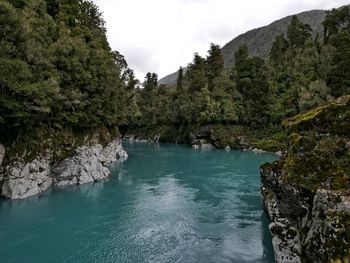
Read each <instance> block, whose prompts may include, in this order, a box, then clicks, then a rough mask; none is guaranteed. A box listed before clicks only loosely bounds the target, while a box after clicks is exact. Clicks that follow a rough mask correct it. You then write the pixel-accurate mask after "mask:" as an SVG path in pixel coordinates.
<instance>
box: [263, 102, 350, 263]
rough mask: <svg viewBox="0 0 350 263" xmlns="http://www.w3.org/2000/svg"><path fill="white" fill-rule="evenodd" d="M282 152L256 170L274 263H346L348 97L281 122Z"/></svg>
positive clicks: (349, 231)
mask: <svg viewBox="0 0 350 263" xmlns="http://www.w3.org/2000/svg"><path fill="white" fill-rule="evenodd" d="M284 127H285V129H286V131H287V132H288V134H289V137H288V150H287V152H286V153H285V154H284V156H283V157H282V158H281V159H280V160H279V161H275V162H274V163H272V164H265V165H263V166H262V167H261V181H262V195H263V203H264V207H265V209H266V211H267V213H268V215H269V217H270V219H271V220H272V223H271V224H270V226H269V228H270V232H271V234H272V236H273V246H274V250H275V255H276V261H277V262H294V263H295V262H332V260H340V261H334V262H343V261H341V260H344V262H348V261H345V260H348V259H349V255H350V143H349V142H350V96H347V97H343V98H341V99H339V100H338V101H337V102H333V103H331V104H329V105H326V106H324V107H319V108H316V109H314V110H313V111H310V112H308V113H306V114H303V115H298V116H296V117H294V118H291V119H289V120H287V121H285V122H284Z"/></svg>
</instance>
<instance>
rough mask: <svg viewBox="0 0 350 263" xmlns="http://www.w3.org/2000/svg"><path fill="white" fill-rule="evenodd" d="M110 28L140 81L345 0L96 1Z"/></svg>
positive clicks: (110, 37)
mask: <svg viewBox="0 0 350 263" xmlns="http://www.w3.org/2000/svg"><path fill="white" fill-rule="evenodd" d="M93 1H94V2H95V3H96V4H97V5H98V6H99V8H100V11H102V13H103V16H104V19H105V21H106V23H107V34H108V40H109V43H110V45H111V47H112V49H113V50H118V51H119V52H121V53H122V54H123V55H124V56H125V58H126V60H127V62H128V64H129V66H130V67H131V68H132V69H134V71H135V73H136V76H137V77H138V78H139V79H140V80H141V81H143V79H144V76H145V74H146V73H147V72H156V73H157V74H158V75H159V77H160V78H161V77H164V76H165V75H167V74H169V73H172V72H175V71H176V70H178V68H179V66H180V65H181V66H186V65H187V63H189V62H191V61H192V58H193V54H194V53H195V52H198V53H199V54H200V55H202V56H205V55H206V51H207V50H208V49H209V45H210V43H215V44H219V45H221V46H223V45H224V44H226V43H227V42H228V41H230V40H231V39H233V38H234V37H236V36H237V35H239V34H242V33H244V32H246V31H248V30H250V29H253V28H257V27H261V26H264V25H267V24H269V23H271V22H273V21H275V20H277V19H279V18H283V17H285V16H287V15H291V14H295V13H299V12H302V11H307V10H311V9H330V8H333V7H339V6H342V5H345V4H348V3H349V2H348V1H345V0H147V1H146V0H93Z"/></svg>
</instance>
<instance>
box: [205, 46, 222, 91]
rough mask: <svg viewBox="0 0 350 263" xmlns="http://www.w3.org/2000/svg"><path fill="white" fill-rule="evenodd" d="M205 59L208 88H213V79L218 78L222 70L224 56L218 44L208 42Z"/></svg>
mask: <svg viewBox="0 0 350 263" xmlns="http://www.w3.org/2000/svg"><path fill="white" fill-rule="evenodd" d="M208 53H209V54H208V56H207V59H206V76H207V78H208V89H209V90H210V91H212V90H213V86H214V82H215V79H217V78H219V77H220V75H221V73H222V72H223V70H224V57H223V55H222V52H221V48H220V46H219V45H214V44H213V43H211V44H210V49H209V51H208Z"/></svg>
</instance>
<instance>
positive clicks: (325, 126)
mask: <svg viewBox="0 0 350 263" xmlns="http://www.w3.org/2000/svg"><path fill="white" fill-rule="evenodd" d="M283 127H284V128H285V129H286V130H287V131H288V133H292V132H301V131H308V130H314V131H316V130H317V131H318V132H319V133H330V134H333V135H339V136H346V135H349V134H350V96H344V97H343V98H341V99H339V100H337V101H335V102H332V103H329V104H327V105H325V106H322V107H318V108H315V109H314V110H311V111H309V112H307V113H304V114H299V115H297V116H295V117H293V118H290V119H287V120H285V121H284V122H283Z"/></svg>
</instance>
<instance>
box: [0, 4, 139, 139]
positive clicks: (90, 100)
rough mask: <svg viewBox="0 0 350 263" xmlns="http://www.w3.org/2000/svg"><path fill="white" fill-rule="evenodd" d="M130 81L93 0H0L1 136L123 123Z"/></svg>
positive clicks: (22, 136) (126, 110)
mask: <svg viewBox="0 0 350 263" xmlns="http://www.w3.org/2000/svg"><path fill="white" fill-rule="evenodd" d="M135 83H136V80H135V78H134V75H133V72H132V70H130V69H129V68H128V67H127V63H126V61H125V60H124V58H123V56H122V55H121V54H119V53H118V52H117V51H112V50H111V48H110V47H109V44H108V42H107V39H106V28H105V23H104V21H103V19H102V16H101V13H100V12H99V10H98V8H97V6H96V5H95V4H94V3H93V2H92V1H87V0H84V1H82V0H1V1H0V95H1V96H0V142H2V143H5V144H10V143H13V142H14V141H16V140H25V139H26V138H28V137H31V136H32V135H33V134H37V133H39V132H40V133H45V132H47V133H48V134H50V133H51V134H52V133H53V132H54V131H62V130H65V131H72V132H74V131H81V130H87V129H96V128H99V127H102V126H104V127H111V126H115V125H120V124H125V123H126V122H127V120H128V119H129V116H128V112H129V109H130V107H129V100H130V98H129V97H128V90H129V89H132V85H135Z"/></svg>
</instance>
